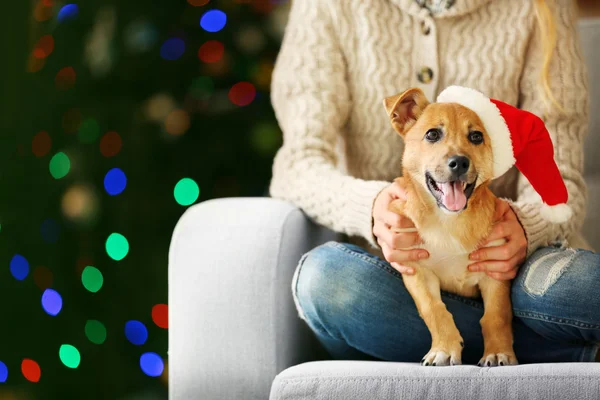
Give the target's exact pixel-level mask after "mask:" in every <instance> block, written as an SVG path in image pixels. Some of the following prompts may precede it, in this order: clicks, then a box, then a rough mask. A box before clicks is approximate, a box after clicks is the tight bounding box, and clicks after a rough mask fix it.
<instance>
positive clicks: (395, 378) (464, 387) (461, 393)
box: [270, 361, 600, 400]
mask: <svg viewBox="0 0 600 400" xmlns="http://www.w3.org/2000/svg"><path fill="white" fill-rule="evenodd" d="M599 396H600V364H598V363H562V364H561V363H557V364H529V365H517V366H510V367H491V368H490V367H484V368H480V367H476V366H470V365H462V366H454V367H422V366H420V365H418V364H411V363H396V362H377V361H317V362H309V363H304V364H300V365H296V366H294V367H291V368H288V369H286V370H285V371H283V372H281V373H280V374H279V375H277V377H276V378H275V380H274V381H273V386H272V387H271V396H270V400H292V399H293V400H320V399H328V400H364V399H377V400H388V399H389V400H392V399H394V400H398V399H402V400H417V399H447V400H455V399H456V400H458V399H461V400H462V399H485V400H495V399H498V400H500V399H502V400H504V399H519V400H530V399H531V400H533V399H540V400H542V399H543V400H552V399H561V400H562V399H577V400H592V399H594V400H597V399H598V398H599Z"/></svg>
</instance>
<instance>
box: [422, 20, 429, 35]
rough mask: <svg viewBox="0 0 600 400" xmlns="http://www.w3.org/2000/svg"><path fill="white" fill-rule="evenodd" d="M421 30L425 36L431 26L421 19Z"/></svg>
mask: <svg viewBox="0 0 600 400" xmlns="http://www.w3.org/2000/svg"><path fill="white" fill-rule="evenodd" d="M421 32H423V35H425V36H427V35H429V33H431V28H430V27H429V26H428V25H427V24H426V23H425V21H421Z"/></svg>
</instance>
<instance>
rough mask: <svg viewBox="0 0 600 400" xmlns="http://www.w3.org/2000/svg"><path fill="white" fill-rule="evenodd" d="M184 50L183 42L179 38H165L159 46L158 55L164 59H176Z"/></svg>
mask: <svg viewBox="0 0 600 400" xmlns="http://www.w3.org/2000/svg"><path fill="white" fill-rule="evenodd" d="M184 52H185V42H184V41H183V39H180V38H171V39H167V40H166V41H165V42H164V43H163V44H162V46H161V48H160V56H161V57H162V58H164V59H165V60H169V61H173V60H177V59H178V58H179V57H181V56H182V55H183V53H184Z"/></svg>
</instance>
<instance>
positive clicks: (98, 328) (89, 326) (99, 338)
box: [85, 319, 106, 344]
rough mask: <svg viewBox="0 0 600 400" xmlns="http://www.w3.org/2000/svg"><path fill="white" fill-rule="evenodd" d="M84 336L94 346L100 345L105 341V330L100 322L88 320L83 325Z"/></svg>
mask: <svg viewBox="0 0 600 400" xmlns="http://www.w3.org/2000/svg"><path fill="white" fill-rule="evenodd" d="M85 336H86V337H87V338H88V339H89V341H90V342H92V343H94V344H102V343H104V341H105V340H106V328H105V327H104V325H103V324H102V322H100V321H96V320H95V319H90V320H88V321H87V322H86V323H85Z"/></svg>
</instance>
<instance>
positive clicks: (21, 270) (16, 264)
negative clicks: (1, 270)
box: [10, 254, 29, 281]
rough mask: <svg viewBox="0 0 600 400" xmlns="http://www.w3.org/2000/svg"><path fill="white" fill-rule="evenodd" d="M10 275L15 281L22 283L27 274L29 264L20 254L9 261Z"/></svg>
mask: <svg viewBox="0 0 600 400" xmlns="http://www.w3.org/2000/svg"><path fill="white" fill-rule="evenodd" d="M10 273H11V274H12V276H14V277H15V279H17V280H19V281H22V280H24V279H25V278H27V275H28V274H29V262H28V261H27V259H26V258H25V257H23V256H22V255H20V254H15V255H14V256H13V258H12V259H11V260H10Z"/></svg>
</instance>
